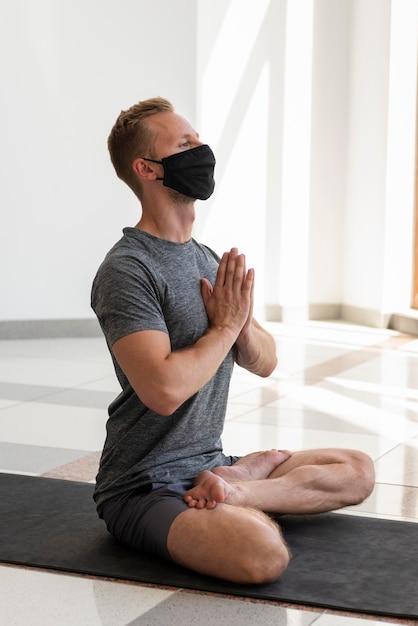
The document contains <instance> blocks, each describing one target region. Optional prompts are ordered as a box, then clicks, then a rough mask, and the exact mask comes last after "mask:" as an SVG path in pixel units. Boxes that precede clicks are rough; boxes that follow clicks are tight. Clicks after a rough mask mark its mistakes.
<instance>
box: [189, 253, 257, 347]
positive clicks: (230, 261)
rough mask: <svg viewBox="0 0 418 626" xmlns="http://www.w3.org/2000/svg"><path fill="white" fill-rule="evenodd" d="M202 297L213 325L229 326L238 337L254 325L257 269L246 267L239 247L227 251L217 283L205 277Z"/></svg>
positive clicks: (202, 284) (222, 260) (219, 270)
mask: <svg viewBox="0 0 418 626" xmlns="http://www.w3.org/2000/svg"><path fill="white" fill-rule="evenodd" d="M201 288H202V298H203V302H204V305H205V308H206V313H207V316H208V319H209V325H210V326H211V327H212V328H221V329H225V328H226V329H228V330H230V331H231V333H233V334H234V335H235V338H238V336H239V335H240V334H241V333H244V332H245V331H246V330H247V329H248V328H249V327H250V325H251V320H252V314H253V303H254V270H253V269H249V270H247V268H246V261H245V256H244V255H243V254H239V253H238V249H237V248H231V250H230V251H229V252H225V253H224V254H223V256H222V259H221V261H220V263H219V268H218V273H217V276H216V280H215V284H214V285H213V287H212V285H211V284H210V282H209V281H208V280H207V279H206V278H203V279H202V281H201Z"/></svg>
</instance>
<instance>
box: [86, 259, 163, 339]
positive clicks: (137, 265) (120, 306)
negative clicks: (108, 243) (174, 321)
mask: <svg viewBox="0 0 418 626" xmlns="http://www.w3.org/2000/svg"><path fill="white" fill-rule="evenodd" d="M163 299H164V285H158V284H157V279H156V277H155V276H153V275H152V274H151V272H150V271H149V270H148V269H147V268H146V267H145V266H144V265H143V264H142V263H141V261H140V260H139V259H137V258H135V257H133V256H124V257H123V258H120V257H119V258H118V257H114V258H112V259H109V260H108V261H107V262H105V263H104V264H103V265H102V266H101V268H100V269H99V272H98V274H97V276H96V278H95V281H94V283H93V290H92V307H93V309H94V311H95V313H96V315H97V318H98V320H99V323H100V325H101V327H102V330H103V333H104V335H105V337H106V340H107V343H108V345H109V347H111V346H112V345H113V344H114V343H115V341H117V340H118V339H121V338H122V337H124V336H126V335H129V334H131V333H134V332H137V331H141V330H160V331H162V332H165V333H168V329H167V326H166V323H165V321H164V315H163V310H162V305H163Z"/></svg>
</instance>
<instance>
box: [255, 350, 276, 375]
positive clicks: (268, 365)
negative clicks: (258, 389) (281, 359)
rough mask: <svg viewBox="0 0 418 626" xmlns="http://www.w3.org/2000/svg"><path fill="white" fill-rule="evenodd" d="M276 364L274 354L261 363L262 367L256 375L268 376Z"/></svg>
mask: <svg viewBox="0 0 418 626" xmlns="http://www.w3.org/2000/svg"><path fill="white" fill-rule="evenodd" d="M277 364H278V360H277V356H276V355H274V356H273V357H272V358H271V359H270V360H269V361H266V362H265V363H263V367H262V368H261V369H260V372H258V375H259V376H261V378H268V377H269V376H271V375H272V373H273V372H274V370H275V369H276V367H277Z"/></svg>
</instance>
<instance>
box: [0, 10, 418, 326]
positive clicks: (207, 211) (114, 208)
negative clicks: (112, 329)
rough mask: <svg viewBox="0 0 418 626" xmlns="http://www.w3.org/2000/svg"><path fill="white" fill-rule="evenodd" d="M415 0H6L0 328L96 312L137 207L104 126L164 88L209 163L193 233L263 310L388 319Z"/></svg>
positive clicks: (406, 261)
mask: <svg viewBox="0 0 418 626" xmlns="http://www.w3.org/2000/svg"><path fill="white" fill-rule="evenodd" d="M417 13H418V3H417V2H416V0H258V2H253V1H252V0H176V2H173V1H172V0H154V2H152V3H148V2H145V1H144V0H122V1H118V0H60V1H59V2H57V1H56V0H38V1H37V2H36V3H34V2H32V1H31V0H14V2H13V3H8V4H7V5H5V6H4V8H3V11H2V14H3V15H2V21H1V22H0V52H1V55H0V77H1V85H2V97H1V99H0V112H1V116H0V119H1V124H2V141H1V142H0V159H1V165H2V173H3V181H2V185H1V186H0V203H1V229H0V280H1V300H0V323H1V322H2V321H3V320H37V319H38V320H51V319H66V318H70V319H77V318H91V317H92V312H91V311H90V307H89V292H90V284H91V280H92V278H93V275H94V273H95V270H96V268H97V266H98V264H99V263H100V261H101V259H102V257H103V255H104V254H105V252H106V251H107V249H108V248H109V247H110V246H111V245H112V243H113V242H114V241H115V240H116V238H118V237H119V234H120V231H121V229H122V227H123V226H125V225H128V224H134V223H135V222H136V221H137V218H138V211H139V207H138V205H137V202H136V200H135V198H134V196H133V194H132V193H131V192H130V190H129V189H128V188H125V186H124V185H123V183H121V182H120V181H119V180H118V179H117V178H116V176H115V175H114V172H113V169H112V167H111V164H110V162H109V159H108V155H107V149H106V138H107V135H108V133H109V130H110V128H111V126H112V124H113V122H114V120H115V118H116V116H117V115H118V113H119V111H120V110H121V109H122V108H126V107H128V106H130V105H131V104H132V103H133V102H135V101H138V100H140V99H143V98H147V97H150V96H153V95H157V94H159V95H163V96H166V97H168V98H170V99H171V100H172V101H173V103H174V104H175V106H176V107H177V109H178V110H179V111H180V112H181V113H183V114H184V115H185V116H186V117H188V118H189V119H190V121H191V122H192V123H194V124H195V125H196V127H197V128H198V130H199V131H200V133H201V136H202V138H203V139H204V140H205V141H207V142H208V143H209V144H210V145H211V146H212V148H213V149H214V151H215V154H216V157H217V170H216V179H217V186H216V192H215V194H214V196H213V198H212V199H211V200H209V201H208V202H206V203H203V202H200V203H198V205H197V212H198V218H197V223H196V236H197V238H199V239H201V240H203V241H205V242H206V243H208V244H209V245H211V246H212V247H213V248H214V249H216V250H217V251H218V252H222V251H223V250H225V249H228V248H229V247H231V246H232V245H237V246H238V247H239V248H240V249H242V250H243V251H244V252H246V254H247V256H248V262H249V264H251V265H253V266H254V267H255V268H256V276H257V287H256V313H257V316H258V317H263V316H264V313H265V310H266V307H267V313H268V315H269V316H270V317H271V316H274V317H276V318H278V319H286V318H287V319H299V318H301V317H302V318H303V317H305V318H306V317H308V316H312V315H313V316H321V315H322V316H332V314H333V313H335V314H338V313H339V312H341V311H342V312H343V314H344V315H346V316H347V317H350V316H351V317H352V318H359V321H362V322H369V323H371V324H375V325H380V324H382V323H385V321H386V319H387V314H388V312H391V311H395V310H399V309H402V308H407V307H408V306H409V299H410V289H411V283H412V256H411V255H412V247H413V238H414V233H413V214H414V200H413V192H414V167H415V115H416V80H417V56H416V51H417V22H418V15H417Z"/></svg>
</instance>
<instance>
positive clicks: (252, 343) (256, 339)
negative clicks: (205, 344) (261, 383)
mask: <svg viewBox="0 0 418 626" xmlns="http://www.w3.org/2000/svg"><path fill="white" fill-rule="evenodd" d="M236 348H237V354H236V362H237V363H238V365H240V366H241V367H244V368H245V369H246V370H248V371H250V372H252V373H253V374H256V375H258V376H262V377H267V376H270V374H271V373H272V372H273V370H274V368H275V367H276V366H277V354H276V344H275V341H274V338H273V337H272V335H270V333H268V332H267V331H266V330H265V329H264V328H262V327H261V326H260V325H259V324H258V322H256V321H255V320H253V321H252V323H251V324H250V325H249V326H248V328H246V330H245V332H243V333H241V334H240V336H239V337H238V339H237V341H236Z"/></svg>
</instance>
